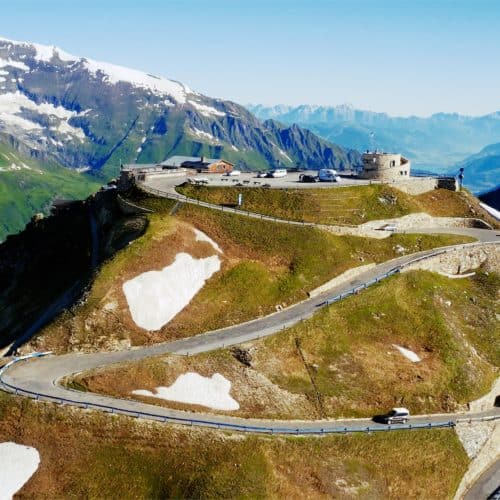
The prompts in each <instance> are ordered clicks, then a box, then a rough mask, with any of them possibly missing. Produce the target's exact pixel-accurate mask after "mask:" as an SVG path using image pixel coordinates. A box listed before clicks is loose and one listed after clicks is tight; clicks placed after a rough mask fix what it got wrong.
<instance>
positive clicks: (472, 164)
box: [456, 142, 500, 193]
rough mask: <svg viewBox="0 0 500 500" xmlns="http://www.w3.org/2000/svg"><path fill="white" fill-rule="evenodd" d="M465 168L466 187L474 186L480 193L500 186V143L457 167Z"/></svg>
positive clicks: (472, 156)
mask: <svg viewBox="0 0 500 500" xmlns="http://www.w3.org/2000/svg"><path fill="white" fill-rule="evenodd" d="M457 167H458V168H460V167H462V168H464V175H465V179H464V182H465V184H466V185H470V186H473V188H474V190H475V191H476V192H478V193H481V192H485V191H489V190H491V188H493V187H496V186H499V185H500V142H499V143H497V144H490V145H489V146H486V147H485V148H483V149H482V150H481V151H479V153H476V154H474V155H471V156H469V157H467V158H466V159H465V160H463V161H462V162H460V163H459V164H457V165H456V168H457Z"/></svg>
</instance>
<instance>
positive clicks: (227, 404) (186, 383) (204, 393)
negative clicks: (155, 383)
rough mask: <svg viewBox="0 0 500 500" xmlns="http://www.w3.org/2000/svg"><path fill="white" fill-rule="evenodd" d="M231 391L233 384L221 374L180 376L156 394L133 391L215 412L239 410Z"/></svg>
mask: <svg viewBox="0 0 500 500" xmlns="http://www.w3.org/2000/svg"><path fill="white" fill-rule="evenodd" d="M230 390H231V382H230V381H229V380H227V379H226V378H225V377H223V376H222V375H221V374H220V373H214V374H213V375H212V376H211V377H203V376H202V375H199V374H198V373H194V372H188V373H184V374H183V375H180V376H179V377H178V378H177V380H176V381H175V382H174V383H173V384H172V385H171V386H170V387H157V388H156V389H155V392H151V391H147V390H143V389H139V390H136V391H132V394H136V395H138V396H149V397H151V398H158V399H165V400H167V401H176V402H178V403H186V404H194V405H201V406H206V407H207V408H212V409H214V410H226V411H231V410H238V409H239V407H240V405H239V404H238V402H237V401H236V400H234V399H233V398H232V397H231V396H230V394H229V392H230Z"/></svg>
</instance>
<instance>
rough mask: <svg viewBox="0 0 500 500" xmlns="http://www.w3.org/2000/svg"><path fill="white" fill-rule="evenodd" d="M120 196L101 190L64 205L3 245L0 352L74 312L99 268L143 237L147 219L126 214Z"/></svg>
mask: <svg viewBox="0 0 500 500" xmlns="http://www.w3.org/2000/svg"><path fill="white" fill-rule="evenodd" d="M116 196H117V193H116V191H102V192H99V193H97V194H96V195H94V196H92V197H90V198H88V199H87V200H85V201H79V202H78V201H77V202H67V203H64V204H60V205H58V207H57V208H56V209H54V210H53V214H52V215H51V216H50V217H44V218H40V217H34V218H33V219H34V220H32V222H30V223H29V224H28V225H27V226H26V229H25V230H24V231H22V232H21V233H19V234H17V235H14V236H9V237H8V238H7V240H6V241H5V242H4V243H2V244H0V348H3V347H6V346H7V345H9V344H11V343H12V342H16V343H19V344H20V343H22V342H23V341H26V340H28V339H29V338H30V337H31V336H32V335H33V334H35V333H36V332H37V331H38V330H39V329H40V328H41V327H42V326H43V325H44V324H45V323H47V322H48V321H50V320H51V319H52V318H53V317H55V316H56V315H57V314H59V313H60V312H61V311H63V310H64V309H67V308H70V307H71V306H72V305H73V304H74V303H75V302H76V301H77V300H78V299H79V298H80V297H82V295H83V294H84V291H85V289H86V287H87V286H88V285H89V284H90V282H91V280H92V277H93V273H94V270H95V269H96V267H97V266H98V265H99V264H100V263H101V262H103V261H104V260H105V259H107V258H109V257H111V256H112V255H113V254H114V253H115V252H116V251H118V250H119V249H121V248H123V247H124V246H126V245H127V244H128V243H129V242H130V241H132V240H133V239H135V238H137V237H139V236H140V235H141V234H143V233H144V231H145V229H146V225H147V220H146V218H145V217H143V216H138V215H133V216H130V215H125V214H123V212H122V211H121V210H120V206H119V204H118V202H117V200H116ZM16 347H17V346H16Z"/></svg>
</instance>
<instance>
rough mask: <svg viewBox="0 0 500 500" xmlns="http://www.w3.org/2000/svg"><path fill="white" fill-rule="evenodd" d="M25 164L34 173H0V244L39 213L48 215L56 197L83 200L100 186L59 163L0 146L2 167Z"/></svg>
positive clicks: (19, 171)
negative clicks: (47, 161)
mask: <svg viewBox="0 0 500 500" xmlns="http://www.w3.org/2000/svg"><path fill="white" fill-rule="evenodd" d="M23 163H24V164H25V165H28V166H29V167H31V169H32V170H28V169H25V168H23V169H21V170H6V171H0V241H1V240H3V239H5V237H6V236H7V235H8V234H12V233H16V232H18V231H20V230H22V229H23V227H24V226H25V225H26V223H27V222H28V221H29V219H30V218H31V217H32V215H33V214H35V213H36V212H45V213H47V212H48V209H49V208H50V202H51V201H52V200H54V199H55V198H66V199H83V198H86V197H87V196H89V195H90V194H91V193H92V192H94V191H96V190H97V189H99V187H100V185H101V183H98V182H96V181H94V180H92V179H91V178H89V177H87V176H85V175H84V174H78V173H77V172H74V171H71V170H68V169H65V168H63V167H60V166H58V165H56V164H53V163H45V162H41V161H39V160H36V159H33V158H23V157H22V156H21V155H20V154H19V153H17V152H15V151H14V150H12V149H11V148H9V147H8V146H6V145H3V144H0V168H9V167H10V166H11V165H12V164H15V165H19V166H21V165H22V164H23Z"/></svg>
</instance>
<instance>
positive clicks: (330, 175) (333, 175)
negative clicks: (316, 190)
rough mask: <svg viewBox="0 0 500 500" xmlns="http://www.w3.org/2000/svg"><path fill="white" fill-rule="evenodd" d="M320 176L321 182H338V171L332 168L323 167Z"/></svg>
mask: <svg viewBox="0 0 500 500" xmlns="http://www.w3.org/2000/svg"><path fill="white" fill-rule="evenodd" d="M318 178H319V180H320V182H336V181H337V171H336V170H333V169H331V168H322V169H321V170H320V171H319V172H318Z"/></svg>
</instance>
